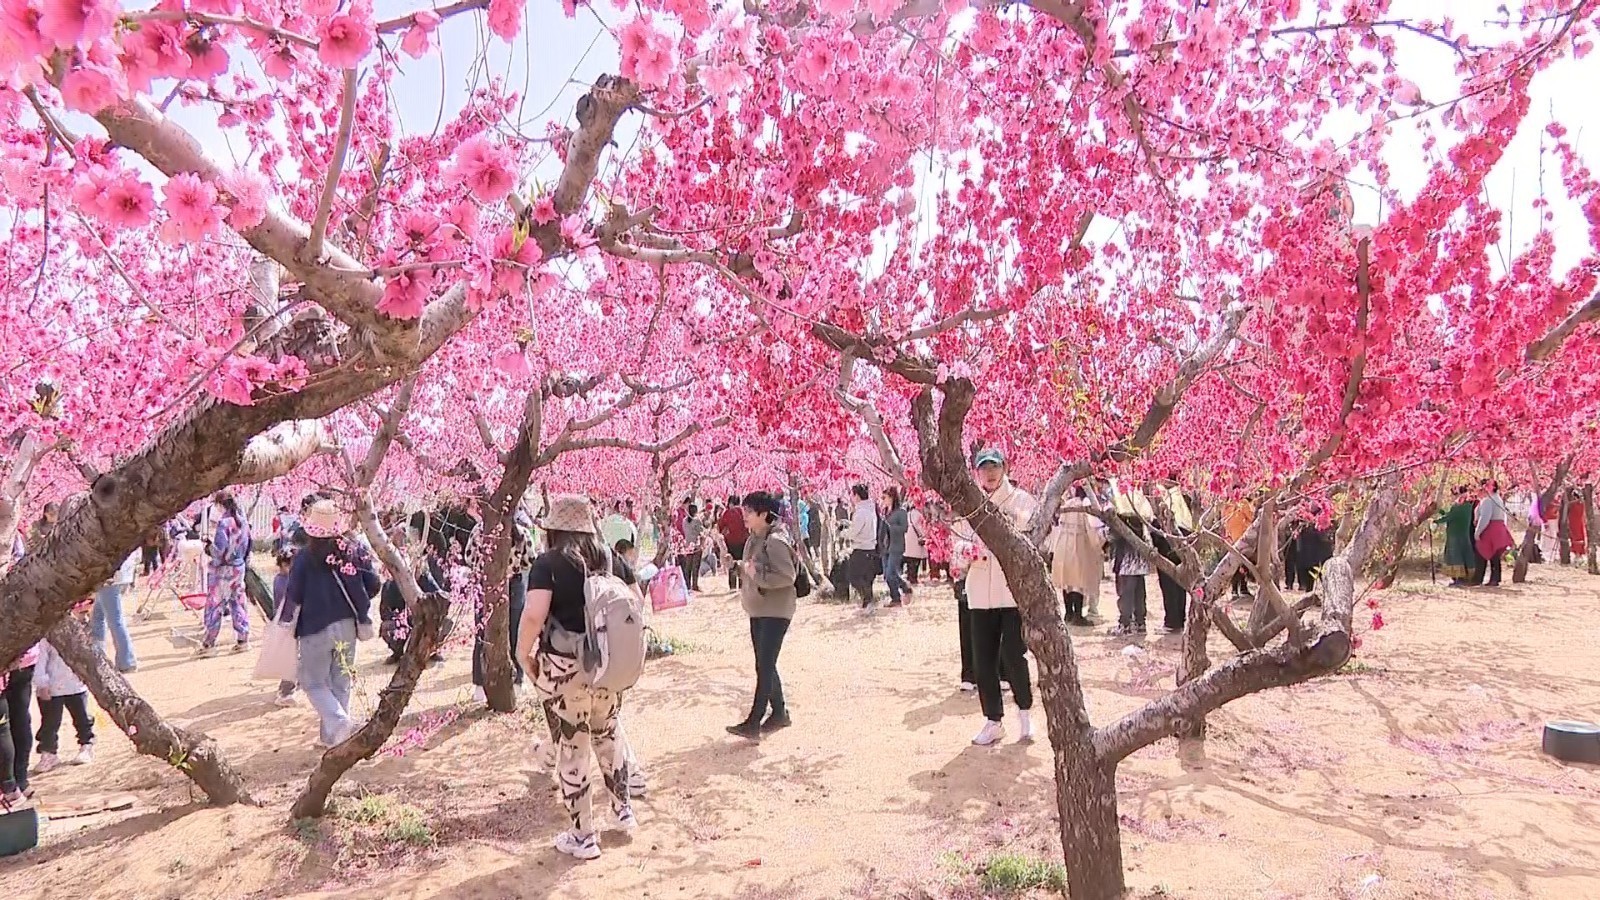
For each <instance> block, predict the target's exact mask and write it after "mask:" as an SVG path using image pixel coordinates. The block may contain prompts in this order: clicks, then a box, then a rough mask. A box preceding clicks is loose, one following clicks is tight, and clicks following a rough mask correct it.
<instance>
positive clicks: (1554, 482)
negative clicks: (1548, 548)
mask: <svg viewBox="0 0 1600 900" xmlns="http://www.w3.org/2000/svg"><path fill="white" fill-rule="evenodd" d="M1571 470H1572V457H1570V456H1569V457H1567V458H1566V459H1564V460H1562V461H1561V464H1560V465H1558V466H1556V471H1555V474H1554V475H1552V476H1550V486H1549V487H1547V488H1545V489H1544V493H1542V494H1540V495H1539V509H1540V511H1541V512H1545V511H1547V510H1549V509H1550V507H1551V506H1552V505H1553V504H1554V503H1555V502H1556V494H1557V492H1559V491H1560V490H1561V486H1562V484H1563V483H1565V482H1566V480H1567V473H1568V472H1570V471H1571ZM1538 541H1539V526H1538V525H1537V524H1535V522H1534V521H1533V517H1532V516H1529V517H1528V530H1527V531H1526V532H1524V533H1523V535H1522V547H1521V549H1519V550H1518V551H1517V562H1516V565H1514V566H1512V568H1511V583H1512V584H1522V583H1523V582H1525V581H1527V580H1528V564H1529V563H1531V562H1532V561H1533V550H1534V545H1535V544H1537V543H1538Z"/></svg>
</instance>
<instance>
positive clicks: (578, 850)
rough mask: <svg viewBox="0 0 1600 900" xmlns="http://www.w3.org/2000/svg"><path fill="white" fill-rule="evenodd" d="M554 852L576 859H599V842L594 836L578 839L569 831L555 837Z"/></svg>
mask: <svg viewBox="0 0 1600 900" xmlns="http://www.w3.org/2000/svg"><path fill="white" fill-rule="evenodd" d="M556 850H557V852H560V853H565V854H566V855H568V856H571V857H574V858H576V859H599V858H600V842H599V841H598V840H596V839H595V836H594V835H592V834H591V835H589V836H588V837H578V836H577V835H576V834H574V833H573V832H570V831H563V832H561V833H560V834H558V835H556Z"/></svg>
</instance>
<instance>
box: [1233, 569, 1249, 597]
mask: <svg viewBox="0 0 1600 900" xmlns="http://www.w3.org/2000/svg"><path fill="white" fill-rule="evenodd" d="M1248 593H1250V574H1249V573H1248V572H1246V571H1245V570H1244V567H1243V566H1240V567H1239V569H1238V570H1237V571H1235V572H1234V573H1233V595H1234V596H1235V597H1243V596H1245V595H1246V594H1248Z"/></svg>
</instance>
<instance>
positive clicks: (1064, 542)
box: [1050, 486, 1106, 625]
mask: <svg viewBox="0 0 1600 900" xmlns="http://www.w3.org/2000/svg"><path fill="white" fill-rule="evenodd" d="M1088 496H1089V495H1088V492H1087V491H1085V490H1084V489H1083V487H1081V486H1080V487H1078V489H1077V496H1076V497H1075V498H1073V499H1072V500H1069V501H1067V502H1066V503H1065V504H1064V505H1063V506H1062V512H1061V524H1059V525H1057V526H1056V529H1055V532H1054V533H1053V534H1052V535H1051V538H1050V548H1051V554H1052V558H1051V561H1050V581H1051V583H1052V584H1054V585H1055V588H1056V590H1058V591H1060V592H1061V598H1062V600H1063V601H1065V603H1066V606H1067V616H1066V618H1067V624H1068V625H1088V624H1090V621H1089V617H1094V618H1096V619H1098V618H1099V617H1100V580H1101V578H1102V577H1103V576H1104V574H1105V546H1106V526H1105V524H1104V523H1102V522H1101V521H1100V520H1099V519H1097V518H1095V517H1094V516H1092V515H1090V514H1089V513H1088V512H1087V511H1086V510H1088V509H1089V499H1088ZM1085 612H1087V616H1086V615H1085Z"/></svg>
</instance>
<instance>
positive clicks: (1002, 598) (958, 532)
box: [950, 479, 1038, 609]
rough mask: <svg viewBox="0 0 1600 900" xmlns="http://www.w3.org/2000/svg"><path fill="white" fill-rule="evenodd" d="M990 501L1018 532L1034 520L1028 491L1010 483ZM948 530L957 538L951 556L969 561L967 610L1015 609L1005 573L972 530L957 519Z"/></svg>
mask: <svg viewBox="0 0 1600 900" xmlns="http://www.w3.org/2000/svg"><path fill="white" fill-rule="evenodd" d="M989 501H990V502H991V503H993V504H994V505H995V506H997V507H999V508H1000V511H1001V512H1003V513H1005V514H1006V515H1008V516H1010V517H1011V524H1012V527H1014V528H1016V529H1017V530H1018V531H1023V530H1025V529H1026V528H1027V527H1028V520H1029V519H1030V518H1032V517H1033V510H1034V507H1036V506H1037V505H1038V504H1037V503H1035V502H1034V499H1033V497H1032V496H1031V495H1029V494H1028V492H1027V491H1024V490H1023V489H1022V488H1019V487H1017V486H1016V485H1014V484H1012V483H1011V481H1010V480H1009V479H1007V480H1006V481H1005V482H1004V483H1003V484H1001V485H1000V489H999V490H997V491H995V492H994V493H993V494H990V495H989ZM950 530H951V531H952V532H953V533H954V534H955V536H956V545H955V547H954V552H955V553H957V554H959V555H960V556H961V557H962V558H964V559H967V560H970V562H969V563H968V566H967V606H968V607H970V608H972V609H1003V608H1007V607H1015V606H1016V605H1017V601H1016V600H1014V599H1012V597H1011V587H1010V586H1009V585H1007V584H1006V575H1005V573H1004V572H1002V571H1000V564H999V563H998V562H995V559H994V557H993V556H990V555H989V551H988V548H986V547H984V546H983V542H982V541H980V540H978V535H977V534H976V533H975V532H974V531H973V530H972V526H971V525H968V524H967V521H966V520H965V519H959V520H957V521H956V523H955V524H954V525H953V526H951V529H950Z"/></svg>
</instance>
